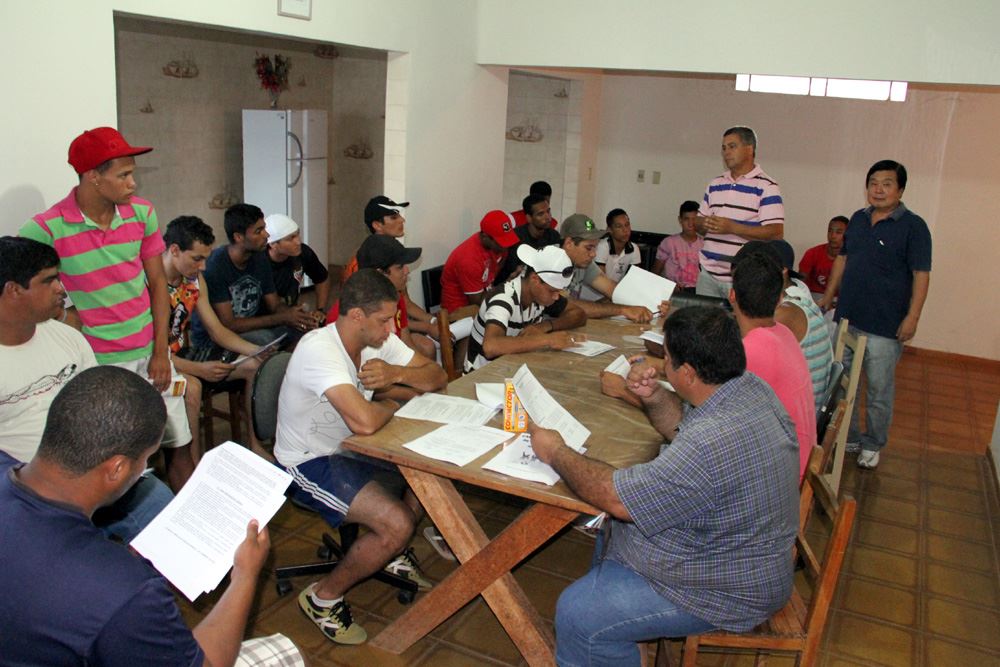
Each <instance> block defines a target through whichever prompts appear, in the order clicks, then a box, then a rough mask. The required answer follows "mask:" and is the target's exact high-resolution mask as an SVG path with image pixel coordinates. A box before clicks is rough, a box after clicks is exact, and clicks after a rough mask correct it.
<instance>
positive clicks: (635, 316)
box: [570, 273, 653, 324]
mask: <svg viewBox="0 0 1000 667" xmlns="http://www.w3.org/2000/svg"><path fill="white" fill-rule="evenodd" d="M617 285H618V283H616V282H614V281H613V280H611V279H610V278H608V277H607V276H606V275H604V274H603V273H602V274H601V275H599V276H597V277H596V278H594V280H593V282H591V283H590V287H591V289H593V290H595V291H597V292H600V293H601V294H603V295H604V296H605V297H607V298H608V299H609V302H608V303H598V302H596V301H586V300H580V299H571V300H570V303H571V304H573V305H574V306H579V307H580V308H582V309H583V312H584V313H586V314H587V317H594V318H598V319H599V318H602V317H615V316H617V315H624V316H625V317H627V318H628V319H630V320H632V321H633V322H638V323H640V324H644V323H646V322H649V321H650V320H651V319H653V314H652V313H651V312H649V309H648V308H645V307H644V306H623V305H621V304H617V303H610V299H611V296H612V295H613V294H614V292H615V287H617Z"/></svg>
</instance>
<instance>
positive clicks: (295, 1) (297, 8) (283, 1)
mask: <svg viewBox="0 0 1000 667" xmlns="http://www.w3.org/2000/svg"><path fill="white" fill-rule="evenodd" d="M278 16H291V17H292V18H296V19H305V20H306V21H309V20H311V19H312V0H278Z"/></svg>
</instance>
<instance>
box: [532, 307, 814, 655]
mask: <svg viewBox="0 0 1000 667" xmlns="http://www.w3.org/2000/svg"><path fill="white" fill-rule="evenodd" d="M664 347H665V349H666V357H665V359H664V360H663V362H662V364H660V363H658V362H657V363H647V362H645V361H638V360H636V363H634V364H633V366H632V368H631V370H630V371H629V376H628V387H629V390H630V391H632V392H633V393H635V394H636V395H637V396H638V397H639V398H640V399H641V401H642V404H643V407H644V410H645V412H646V415H647V416H648V417H649V420H650V423H651V424H652V425H653V427H654V428H656V430H657V431H659V432H660V433H661V434H662V435H663V437H664V438H665V439H666V440H667V443H665V444H664V445H663V447H662V448H661V450H660V454H659V456H657V457H656V458H655V459H653V460H652V461H650V462H649V463H643V464H639V465H635V466H632V467H629V468H623V469H620V470H615V469H614V468H612V467H610V466H608V465H607V464H605V463H602V462H600V461H597V460H594V459H591V458H588V457H586V456H583V455H581V454H578V453H576V452H575V451H573V450H572V449H570V448H569V447H567V446H566V445H565V444H564V443H563V440H562V437H561V436H560V435H559V434H558V433H557V432H556V431H551V430H547V429H541V428H537V427H535V426H532V427H531V429H530V432H531V438H532V446H533V448H534V452H535V454H536V455H537V456H538V458H540V459H541V460H542V461H545V462H546V463H549V464H550V465H551V466H552V467H553V468H554V469H555V470H556V472H558V473H559V475H560V476H561V477H562V479H563V480H564V481H565V482H566V483H567V484H568V485H569V487H570V488H571V489H573V491H574V492H575V493H576V494H577V495H579V496H580V497H581V498H582V499H583V500H585V501H587V502H588V503H591V504H592V505H594V506H595V507H597V508H599V509H601V510H603V511H605V512H607V513H608V514H609V515H610V516H611V517H613V521H611V522H610V536H608V537H604V538H602V539H599V540H598V542H597V546H596V553H595V564H594V567H593V568H592V569H591V570H590V572H588V573H587V574H586V575H585V576H584V577H583V578H582V579H580V580H578V581H576V582H575V583H573V584H571V585H570V586H569V588H567V589H566V590H565V591H564V592H563V593H562V595H561V596H560V598H559V603H558V606H557V609H556V661H557V662H558V664H560V665H567V666H568V665H616V666H624V665H639V664H640V658H639V648H638V647H637V645H636V642H637V641H645V640H649V639H655V638H657V637H677V636H683V635H687V634H691V633H698V632H704V631H706V630H709V629H712V628H724V629H726V630H732V631H736V632H740V631H745V630H749V629H750V628H753V627H754V626H755V625H757V624H759V623H760V622H762V621H763V620H765V619H766V618H768V617H769V616H770V615H771V614H772V613H774V612H775V611H777V610H778V609H780V608H781V607H782V606H783V605H784V604H785V602H786V601H787V600H788V596H789V595H790V594H791V591H792V558H791V550H792V544H793V542H794V539H795V533H796V530H797V528H798V514H799V510H798V486H797V484H796V480H797V475H796V474H795V473H796V472H797V470H798V444H797V442H796V439H795V428H794V426H793V425H792V423H791V421H790V420H789V419H788V416H787V414H786V413H785V411H784V409H783V408H782V407H781V404H780V403H778V400H777V399H776V398H775V396H774V393H773V392H772V391H771V390H770V389H769V388H768V387H767V385H765V384H764V383H763V382H762V381H761V380H760V379H759V378H757V377H756V376H754V375H753V374H751V373H746V372H744V369H745V366H746V358H745V356H744V353H743V346H742V345H741V344H740V331H739V327H738V326H737V325H736V322H734V321H733V320H732V318H730V317H728V316H727V315H726V314H725V313H724V312H722V311H721V310H719V309H717V308H703V307H692V308H685V309H682V310H679V311H677V312H676V313H674V314H673V315H671V316H670V317H669V318H667V319H666V321H665V322H664ZM661 373H662V374H663V376H665V377H666V379H667V381H669V382H670V384H671V385H672V386H673V387H674V388H675V390H676V391H677V393H676V394H675V393H673V392H670V391H667V390H666V389H664V388H663V387H662V385H660V384H659V382H658V381H657V378H658V377H659V376H660V374H661ZM605 546H606V547H607V548H606V549H605Z"/></svg>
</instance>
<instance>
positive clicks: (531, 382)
mask: <svg viewBox="0 0 1000 667" xmlns="http://www.w3.org/2000/svg"><path fill="white" fill-rule="evenodd" d="M513 380H514V390H515V391H516V392H517V397H518V398H519V399H521V405H523V406H524V409H525V410H527V411H528V416H529V417H531V420H532V421H533V422H535V423H536V424H538V425H540V426H543V427H545V428H550V429H553V430H555V431H559V434H560V435H561V436H562V437H563V440H564V441H565V442H566V444H567V445H569V446H570V447H572V448H573V449H575V450H576V451H578V452H580V453H583V452H584V450H585V449H586V448H585V447H584V446H583V444H584V443H585V442H587V438H589V437H590V430H589V429H588V428H587V427H586V426H584V425H583V424H581V423H580V422H578V421H577V420H576V418H575V417H574V416H573V415H571V414H570V413H569V411H568V410H567V409H566V408H564V407H563V406H561V405H559V403H558V402H557V401H556V399H554V398H552V395H551V394H550V393H549V392H547V391H546V390H545V387H543V386H542V383H541V382H539V381H538V378H536V377H535V376H534V375H532V374H531V370H529V369H528V365H527V364H521V367H520V368H519V369H517V372H516V373H514V377H513Z"/></svg>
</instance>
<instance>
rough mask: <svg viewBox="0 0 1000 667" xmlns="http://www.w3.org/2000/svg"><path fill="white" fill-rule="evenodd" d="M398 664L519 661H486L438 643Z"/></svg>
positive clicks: (454, 666)
mask: <svg viewBox="0 0 1000 667" xmlns="http://www.w3.org/2000/svg"><path fill="white" fill-rule="evenodd" d="M353 664H356V665H362V664H373V663H362V662H357V663H353ZM400 664H413V665H419V666H420V667H468V666H469V665H487V664H496V665H518V664H520V662H519V661H518V662H499V661H498V662H493V661H490V662H487V661H485V660H484V658H483V656H482V655H480V654H477V653H465V652H462V651H460V650H458V649H456V648H453V647H451V646H446V645H444V644H438V645H437V646H436V647H434V648H432V649H431V650H430V651H429V652H428V653H427V655H425V656H424V657H423V658H421V659H420V661H419V662H415V663H400Z"/></svg>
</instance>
